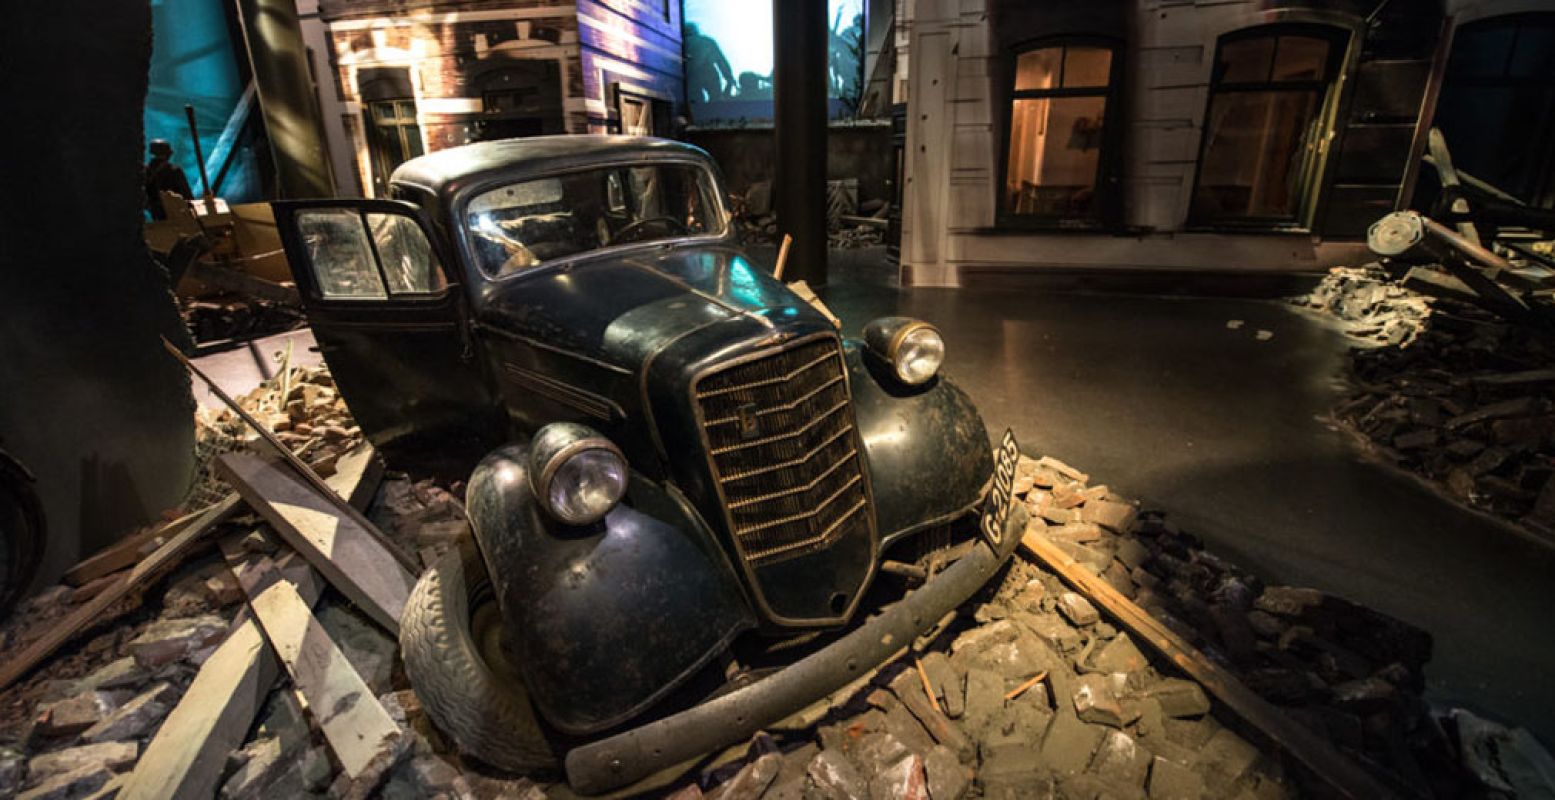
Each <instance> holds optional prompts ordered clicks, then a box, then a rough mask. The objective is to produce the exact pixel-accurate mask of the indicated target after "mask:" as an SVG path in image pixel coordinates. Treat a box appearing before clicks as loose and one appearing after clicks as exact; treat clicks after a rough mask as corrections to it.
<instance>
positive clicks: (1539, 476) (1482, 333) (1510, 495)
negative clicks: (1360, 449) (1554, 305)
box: [1334, 300, 1555, 534]
mask: <svg viewBox="0 0 1555 800" xmlns="http://www.w3.org/2000/svg"><path fill="white" fill-rule="evenodd" d="M1435 304H1436V310H1435V311H1434V312H1433V313H1432V314H1431V316H1430V318H1429V319H1430V323H1429V325H1428V326H1427V327H1425V328H1424V329H1423V330H1421V331H1420V333H1419V334H1418V335H1417V336H1416V337H1415V338H1414V339H1413V340H1412V341H1411V342H1410V343H1409V344H1408V345H1407V346H1399V347H1384V348H1377V349H1363V350H1357V351H1355V352H1354V353H1353V354H1352V358H1351V364H1350V372H1351V376H1350V377H1351V380H1350V384H1351V387H1352V391H1351V392H1350V394H1349V396H1348V397H1346V398H1345V399H1344V400H1343V401H1342V402H1340V403H1339V405H1338V406H1337V407H1336V408H1335V410H1334V417H1335V419H1336V420H1337V421H1339V422H1340V423H1343V424H1344V425H1346V426H1348V427H1349V428H1350V429H1352V430H1353V431H1356V432H1357V433H1359V434H1360V435H1362V436H1364V437H1365V438H1366V439H1367V440H1368V445H1369V447H1370V449H1371V450H1372V451H1373V452H1374V453H1376V454H1377V455H1379V456H1381V457H1382V458H1384V459H1386V460H1387V461H1389V462H1391V463H1393V464H1395V465H1397V466H1399V467H1402V468H1403V469H1406V470H1409V471H1411V472H1414V473H1416V474H1418V475H1420V476H1422V477H1423V478H1425V479H1427V480H1428V481H1430V482H1431V483H1432V484H1433V485H1434V486H1435V487H1436V488H1437V489H1438V490H1440V491H1442V492H1444V493H1446V494H1447V495H1449V496H1451V497H1453V498H1454V499H1456V500H1458V501H1460V502H1464V503H1467V504H1469V505H1471V506H1473V507H1475V508H1478V509H1481V510H1483V511H1486V512H1489V513H1491V514H1495V515H1497V516H1499V517H1502V518H1505V519H1508V520H1513V521H1517V522H1519V523H1521V524H1523V525H1525V526H1527V527H1529V528H1532V529H1534V530H1536V531H1540V532H1543V533H1546V534H1550V533H1555V480H1552V477H1555V345H1552V343H1551V341H1550V340H1549V338H1548V336H1547V334H1543V333H1541V332H1539V331H1537V330H1535V329H1533V328H1531V327H1530V326H1526V325H1519V324H1515V323H1511V322H1507V321H1505V320H1503V319H1501V318H1500V317H1497V316H1494V315H1492V314H1490V313H1488V312H1486V311H1484V310H1482V309H1480V308H1478V307H1476V306H1472V305H1469V304H1467V303H1458V302H1455V301H1451V300H1437V301H1435Z"/></svg>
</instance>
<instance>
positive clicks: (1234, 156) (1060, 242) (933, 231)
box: [896, 0, 1555, 285]
mask: <svg viewBox="0 0 1555 800" xmlns="http://www.w3.org/2000/svg"><path fill="white" fill-rule="evenodd" d="M1552 12H1555V4H1552V3H1551V2H1549V0H1447V2H1445V3H1444V2H1441V0H1411V1H1410V2H1407V3H1406V2H1400V1H1398V0H1394V1H1393V2H1382V1H1381V0H1243V2H1235V1H1232V2H1227V0H1215V2H1204V1H1203V0H1200V2H1193V0H1085V2H1044V3H1030V2H1021V1H1020V0H899V2H898V5H897V14H896V18H897V26H898V28H897V33H896V44H897V64H898V72H897V81H896V84H897V90H896V91H897V94H898V98H897V99H898V101H899V102H900V101H902V100H903V99H905V101H906V103H907V105H908V113H907V143H906V152H905V158H904V162H905V163H904V173H905V178H904V179H905V183H906V187H905V192H904V209H903V222H902V227H903V242H902V269H903V280H904V282H907V283H912V284H918V285H977V284H980V283H981V284H987V283H996V282H999V281H1008V280H1011V279H1019V278H1020V277H1021V276H1022V274H1023V273H1030V272H1031V271H1032V270H1044V269H1045V270H1049V271H1053V270H1064V269H1094V268H1130V269H1164V270H1211V269H1213V270H1236V271H1248V270H1252V271H1258V270H1265V271H1298V270H1312V269H1319V268H1324V267H1327V266H1330V265H1334V264H1340V263H1356V262H1359V261H1362V260H1366V259H1367V258H1368V256H1367V253H1366V250H1365V247H1364V237H1365V231H1366V228H1367V227H1368V226H1369V225H1370V224H1371V222H1373V221H1375V220H1376V219H1377V218H1378V217H1380V216H1382V215H1383V214H1385V213H1387V212H1388V211H1391V210H1394V209H1395V208H1402V207H1405V206H1408V205H1409V204H1410V202H1411V200H1412V198H1413V197H1414V194H1415V192H1416V189H1417V184H1418V183H1419V181H1420V180H1421V178H1422V176H1421V174H1420V163H1421V159H1420V156H1421V154H1422V153H1423V151H1424V147H1425V140H1426V134H1427V131H1428V130H1429V128H1430V126H1431V125H1432V124H1433V123H1434V124H1436V125H1438V126H1439V127H1441V128H1442V129H1443V131H1444V132H1445V133H1446V134H1447V137H1448V140H1449V144H1450V145H1452V144H1453V142H1454V140H1456V142H1457V145H1456V146H1455V147H1454V149H1453V153H1454V157H1455V160H1456V161H1458V162H1459V163H1460V166H1462V165H1475V166H1477V167H1479V168H1480V169H1481V170H1484V171H1489V172H1490V173H1491V175H1487V176H1485V177H1488V178H1490V179H1492V180H1493V181H1505V180H1508V179H1509V178H1508V176H1516V177H1517V178H1518V180H1519V181H1520V182H1519V183H1518V185H1517V187H1516V188H1515V192H1519V193H1521V196H1523V197H1524V198H1525V199H1526V200H1527V201H1529V202H1533V203H1549V202H1550V199H1549V195H1550V193H1551V185H1552V181H1551V172H1552V164H1555V159H1552V158H1551V147H1550V144H1549V142H1550V140H1551V139H1550V135H1551V134H1552V133H1555V130H1552V129H1551V125H1552V123H1555V120H1552V118H1551V115H1552V114H1555V95H1551V94H1550V90H1551V84H1552V80H1555V79H1552V76H1555V64H1552V63H1551V59H1552V58H1555V56H1552V55H1550V54H1551V53H1555V39H1550V38H1548V37H1549V36H1551V35H1555V34H1552V33H1551V32H1555V27H1552V26H1555V21H1552V20H1555V14H1552ZM1455 35H1458V41H1459V42H1460V46H1459V47H1458V48H1457V49H1455V48H1454V45H1453V43H1454V41H1455V38H1454V37H1455ZM1490 53H1499V54H1501V55H1502V56H1504V57H1506V60H1505V61H1502V62H1499V63H1497V64H1494V65H1489V66H1486V65H1485V64H1484V62H1485V61H1486V58H1488V56H1486V57H1485V58H1476V57H1475V55H1476V54H1490ZM909 65H910V66H909ZM1449 67H1450V68H1449ZM1455 86H1456V87H1464V88H1463V89H1461V90H1455V89H1454V87H1455ZM1470 89H1472V91H1470ZM902 95H905V98H903V97H902ZM1438 101H1442V103H1444V104H1445V105H1442V106H1441V109H1440V111H1439V110H1438V105H1439V103H1438ZM1530 115H1531V117H1532V119H1530V118H1529V117H1530ZM1509 147H1510V149H1511V150H1512V151H1515V152H1512V153H1511V154H1510V155H1508V153H1507V150H1508V148H1509ZM1460 153H1461V156H1460ZM1498 154H1499V155H1498ZM1465 159H1466V160H1465ZM1465 169H1470V170H1471V171H1472V167H1468V166H1465ZM1426 178H1429V176H1426ZM1509 190H1512V187H1509Z"/></svg>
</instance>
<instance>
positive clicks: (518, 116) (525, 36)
mask: <svg viewBox="0 0 1555 800" xmlns="http://www.w3.org/2000/svg"><path fill="white" fill-rule="evenodd" d="M308 3H317V5H316V7H311V8H310V7H309V6H308V5H307V4H308ZM299 8H300V10H301V11H302V21H303V38H304V41H306V42H307V43H308V46H309V49H310V50H311V51H312V63H313V65H314V70H315V74H316V77H317V78H318V81H317V83H318V85H319V92H320V95H321V98H320V99H321V107H322V108H323V116H324V127H325V131H324V138H325V141H326V143H327V145H328V147H329V150H330V154H331V163H332V165H333V169H334V172H335V182H336V185H337V188H338V190H339V191H340V192H341V193H343V194H349V193H351V192H352V191H353V190H355V191H357V192H360V193H361V194H363V195H366V196H382V195H383V194H384V193H385V191H386V189H387V183H388V178H389V175H390V174H391V173H392V172H393V170H394V168H395V167H397V166H398V165H399V164H401V163H403V162H404V161H406V160H407V159H410V158H413V157H415V156H417V155H420V154H422V153H425V152H432V151H436V150H440V149H444V148H447V147H455V146H458V145H462V144H468V143H470V142H476V141H484V140H489V139H503V138H510V137H515V136H534V135H542V134H555V133H604V132H625V133H641V134H658V135H667V134H669V133H670V125H671V121H672V119H673V117H674V115H675V114H676V113H677V109H678V106H679V104H680V103H682V102H683V96H684V89H683V77H682V70H681V44H680V42H681V23H680V4H679V3H678V2H674V1H673V0H577V2H568V3H556V2H554V1H553V0H453V1H451V2H443V1H440V0H422V1H421V2H404V0H302V2H301V3H300V4H299Z"/></svg>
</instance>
